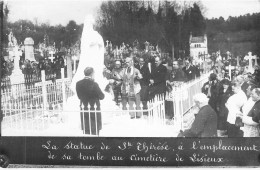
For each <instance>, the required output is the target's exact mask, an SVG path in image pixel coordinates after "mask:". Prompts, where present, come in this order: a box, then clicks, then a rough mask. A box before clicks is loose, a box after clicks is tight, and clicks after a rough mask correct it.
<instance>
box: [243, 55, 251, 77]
mask: <svg viewBox="0 0 260 170" xmlns="http://www.w3.org/2000/svg"><path fill="white" fill-rule="evenodd" d="M244 59H245V60H248V61H249V64H248V71H250V72H251V73H253V64H252V59H253V56H252V52H248V55H246V56H245V58H244Z"/></svg>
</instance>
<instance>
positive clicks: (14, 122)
mask: <svg viewBox="0 0 260 170" xmlns="http://www.w3.org/2000/svg"><path fill="white" fill-rule="evenodd" d="M21 106H22V105H20V104H18V103H17V102H15V103H9V104H6V105H5V106H4V107H3V108H2V113H3V121H2V135H3V136H35V135H36V136H46V135H48V136H52V135H55V136H60V135H64V136H69V135H78V136H83V135H84V136H85V135H87V136H99V130H101V127H102V126H103V124H106V123H107V120H106V119H103V118H102V117H106V115H108V114H109V115H110V116H111V119H112V122H111V123H114V122H115V121H113V119H115V118H117V120H122V118H123V117H125V116H129V113H130V112H134V113H135V117H137V113H140V112H141V115H142V116H141V118H140V119H142V120H144V122H145V125H146V127H147V128H149V127H151V126H155V125H160V126H163V125H166V124H165V122H166V121H165V109H164V108H165V104H164V97H163V95H157V96H156V97H155V98H154V99H153V100H151V101H149V102H148V109H143V108H142V106H141V110H129V106H128V105H127V110H122V109H118V110H102V108H101V110H97V109H96V107H95V109H94V110H81V109H73V110H72V111H71V110H69V111H68V110H64V109H63V104H62V103H57V104H52V105H49V106H48V107H43V104H38V103H35V104H32V103H31V104H30V105H28V104H27V103H25V104H24V105H23V107H21ZM101 107H102V106H101ZM89 108H90V107H89ZM134 108H135V106H134ZM68 114H70V115H73V116H74V117H77V119H81V123H80V124H81V128H80V129H76V130H75V129H73V128H71V127H72V126H71V125H72V124H75V123H76V122H74V121H73V120H71V119H67V118H66V116H68ZM128 118H129V119H130V116H129V117H128ZM121 125H122V126H124V122H122V124H121ZM118 128H120V127H118ZM58 129H62V130H61V131H56V132H55V130H58ZM64 131H67V132H68V133H65V132H64ZM73 133H74V134H73Z"/></svg>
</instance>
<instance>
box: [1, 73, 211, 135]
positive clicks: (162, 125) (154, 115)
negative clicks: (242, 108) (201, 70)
mask: <svg viewBox="0 0 260 170" xmlns="http://www.w3.org/2000/svg"><path fill="white" fill-rule="evenodd" d="M63 73H64V71H62V77H63V78H62V79H59V80H56V81H55V82H52V81H45V77H44V76H45V74H44V72H42V79H41V80H42V81H41V82H38V83H35V84H33V85H30V86H29V87H25V85H24V84H21V85H15V86H14V87H11V88H9V89H7V90H2V93H1V102H2V104H1V109H2V114H3V121H2V135H3V136H46V135H47V136H85V134H83V131H82V129H81V128H80V127H79V128H74V129H73V128H71V127H73V126H74V125H75V122H73V121H72V120H69V119H66V116H67V115H68V114H70V115H71V114H72V115H75V117H77V119H80V113H81V112H91V114H94V115H95V116H94V117H97V113H99V112H100V113H101V117H102V127H103V128H102V130H101V131H100V133H99V136H123V135H122V133H124V135H125V133H126V134H129V135H130V133H136V132H137V131H138V132H140V131H142V132H140V135H139V136H142V135H143V136H144V134H146V135H147V133H148V131H150V133H151V134H149V135H150V136H152V135H153V136H158V135H159V134H161V135H162V136H167V135H169V137H170V136H174V134H170V133H172V132H173V131H175V132H177V131H178V130H179V129H184V118H183V117H184V115H185V113H187V112H188V111H189V110H190V109H191V108H192V106H193V100H192V98H193V96H194V95H195V94H197V93H199V92H201V87H202V86H203V84H204V83H205V82H206V81H207V80H208V77H209V74H210V73H207V74H203V75H202V76H201V77H199V78H197V79H195V80H193V81H190V82H188V83H185V84H183V85H182V86H180V87H175V88H173V91H172V92H171V93H167V94H166V100H172V101H173V108H174V123H173V125H174V126H168V124H167V123H166V122H167V121H166V119H165V99H164V96H162V95H157V96H156V97H155V98H154V99H153V100H151V101H149V102H148V109H143V108H142V106H141V110H129V107H128V109H127V110H122V109H121V108H122V107H120V109H118V110H104V109H102V106H101V110H100V111H96V110H94V111H90V110H84V111H82V110H80V108H79V106H75V109H74V108H73V109H72V110H69V111H68V110H64V104H65V103H66V101H67V99H68V98H69V97H71V96H73V92H72V91H71V90H70V88H69V86H70V83H71V80H69V79H65V78H64V74H63ZM130 112H135V113H137V112H141V113H142V117H141V118H140V119H134V120H131V119H130V115H129V113H130ZM144 113H147V114H146V115H144ZM91 123H93V122H88V123H87V122H85V123H84V124H85V125H88V126H90V124H91ZM73 124H74V125H73ZM79 124H80V123H79ZM95 125H96V119H95ZM90 129H91V127H90ZM119 130H121V131H123V132H120V133H119ZM156 130H158V131H156ZM90 131H91V130H90ZM112 132H113V133H112ZM163 132H165V134H163ZM141 133H142V134H141ZM152 133H154V134H152ZM87 135H88V136H97V131H96V132H95V134H92V133H90V134H87ZM135 135H137V134H133V136H135ZM149 135H147V136H149ZM137 136H138V135H137ZM159 136H160V135H159ZM167 137H168V136H167Z"/></svg>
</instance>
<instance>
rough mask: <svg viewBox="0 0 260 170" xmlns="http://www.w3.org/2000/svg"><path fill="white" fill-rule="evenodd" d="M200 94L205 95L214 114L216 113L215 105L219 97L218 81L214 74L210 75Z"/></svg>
mask: <svg viewBox="0 0 260 170" xmlns="http://www.w3.org/2000/svg"><path fill="white" fill-rule="evenodd" d="M201 92H202V93H204V94H205V95H207V97H208V98H209V105H210V106H211V107H212V108H213V109H214V110H215V112H218V110H217V103H218V96H219V81H218V79H217V75H216V74H214V73H211V74H210V76H209V81H207V82H206V83H204V85H203V87H202V88H201Z"/></svg>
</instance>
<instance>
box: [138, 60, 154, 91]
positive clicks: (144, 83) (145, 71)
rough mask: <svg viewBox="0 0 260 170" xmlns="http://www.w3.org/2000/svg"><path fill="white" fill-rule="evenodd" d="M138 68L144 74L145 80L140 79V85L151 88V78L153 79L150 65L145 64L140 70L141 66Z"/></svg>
mask: <svg viewBox="0 0 260 170" xmlns="http://www.w3.org/2000/svg"><path fill="white" fill-rule="evenodd" d="M136 68H137V69H138V70H139V71H140V73H141V74H142V76H143V78H142V79H140V85H141V87H142V86H149V84H150V78H151V73H150V70H149V67H148V64H144V65H143V67H142V68H140V65H139V64H138V65H137V66H136Z"/></svg>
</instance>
